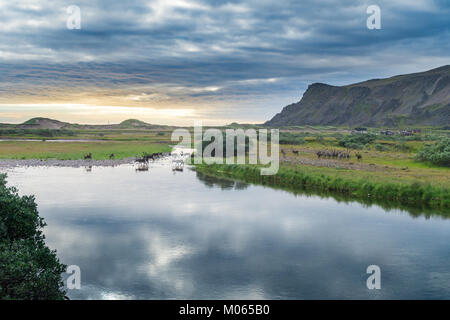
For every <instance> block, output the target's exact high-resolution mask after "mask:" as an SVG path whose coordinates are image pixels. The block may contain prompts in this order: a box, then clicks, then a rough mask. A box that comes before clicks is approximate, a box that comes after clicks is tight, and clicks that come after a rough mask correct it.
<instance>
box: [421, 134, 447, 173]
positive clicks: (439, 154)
mask: <svg viewBox="0 0 450 320" xmlns="http://www.w3.org/2000/svg"><path fill="white" fill-rule="evenodd" d="M416 159H417V160H419V161H429V162H431V163H433V164H437V165H440V166H445V167H450V138H445V139H443V140H441V141H440V142H436V143H435V144H433V145H426V146H425V147H424V148H423V149H422V150H421V151H420V152H419V153H417V154H416Z"/></svg>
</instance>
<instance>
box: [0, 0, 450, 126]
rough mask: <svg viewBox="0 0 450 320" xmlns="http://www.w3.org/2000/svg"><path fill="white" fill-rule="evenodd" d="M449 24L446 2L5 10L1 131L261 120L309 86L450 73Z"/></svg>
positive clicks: (0, 26) (5, 0)
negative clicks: (75, 14)
mask: <svg viewBox="0 0 450 320" xmlns="http://www.w3.org/2000/svg"><path fill="white" fill-rule="evenodd" d="M71 5H75V6H78V7H79V8H80V13H81V29H68V28H67V20H68V19H70V16H71V15H70V14H69V13H68V11H67V8H68V7H69V6H71ZM369 5H378V6H379V7H380V9H381V29H380V30H369V29H368V28H367V26H366V20H367V18H368V17H369V15H368V14H367V13H366V9H367V7H368V6H369ZM449 17H450V1H448V0H414V1H408V0H368V1H365V0H361V1H357V0H355V1H350V0H292V1H283V0H270V1H267V0H247V1H237V0H233V1H218V0H210V1H207V0H155V1H153V0H147V1H144V0H127V1H107V0H68V1H65V0H62V1H50V0H48V1H47V0H40V1H32V0H17V1H10V0H0V122H15V123H18V122H22V121H24V120H26V119H28V118H30V117H34V116H43V117H51V118H56V119H59V120H63V121H71V122H79V123H108V122H111V123H113V122H118V121H121V120H124V119H128V118H138V119H141V120H144V121H147V122H150V123H164V124H187V125H188V124H193V121H194V120H203V121H204V123H206V124H224V123H230V122H232V121H238V122H263V121H265V120H267V119H269V118H271V117H272V116H273V115H274V114H275V113H277V112H279V111H280V110H281V108H282V107H283V106H285V105H287V104H289V103H292V102H296V101H298V100H300V98H301V96H302V94H303V92H304V90H305V89H306V88H307V86H308V84H310V83H312V82H325V83H329V84H333V85H344V84H348V83H353V82H358V81H363V80H366V79H370V78H381V77H388V76H392V75H396V74H401V73H411V72H417V71H424V70H428V69H432V68H435V67H439V66H442V65H446V64H450V41H449V40H450V18H449Z"/></svg>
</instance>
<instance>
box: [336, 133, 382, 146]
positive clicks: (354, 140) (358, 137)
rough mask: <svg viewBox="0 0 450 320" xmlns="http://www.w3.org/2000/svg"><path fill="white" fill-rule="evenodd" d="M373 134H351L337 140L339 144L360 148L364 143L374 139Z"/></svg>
mask: <svg viewBox="0 0 450 320" xmlns="http://www.w3.org/2000/svg"><path fill="white" fill-rule="evenodd" d="M375 139H376V136H375V135H373V134H351V135H347V136H345V137H343V138H342V139H340V140H339V145H340V146H342V147H345V148H351V149H362V148H363V147H364V146H365V145H366V144H369V143H371V142H373V141H375Z"/></svg>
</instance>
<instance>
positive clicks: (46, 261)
mask: <svg viewBox="0 0 450 320" xmlns="http://www.w3.org/2000/svg"><path fill="white" fill-rule="evenodd" d="M44 226H45V222H44V220H43V219H42V218H41V217H39V213H38V211H37V205H36V203H35V201H34V197H32V196H23V197H21V196H19V195H18V193H17V189H15V188H8V187H7V186H6V176H5V175H0V299H27V300H28V299H45V300H53V299H63V298H64V294H65V292H64V290H63V289H62V288H63V282H62V276H61V274H62V273H63V272H64V271H65V269H66V266H65V265H63V264H61V263H60V262H59V260H58V258H57V256H56V252H55V251H51V250H50V249H49V248H48V247H47V246H46V245H45V242H44V239H45V237H44V235H43V233H42V228H43V227H44Z"/></svg>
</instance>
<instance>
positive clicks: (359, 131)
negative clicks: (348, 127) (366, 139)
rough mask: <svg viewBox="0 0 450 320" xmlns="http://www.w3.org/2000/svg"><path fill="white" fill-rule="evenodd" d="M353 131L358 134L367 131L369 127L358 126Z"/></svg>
mask: <svg viewBox="0 0 450 320" xmlns="http://www.w3.org/2000/svg"><path fill="white" fill-rule="evenodd" d="M351 133H352V134H357V133H360V134H365V133H367V128H361V127H357V128H355V129H353V130H352V132H351Z"/></svg>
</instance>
